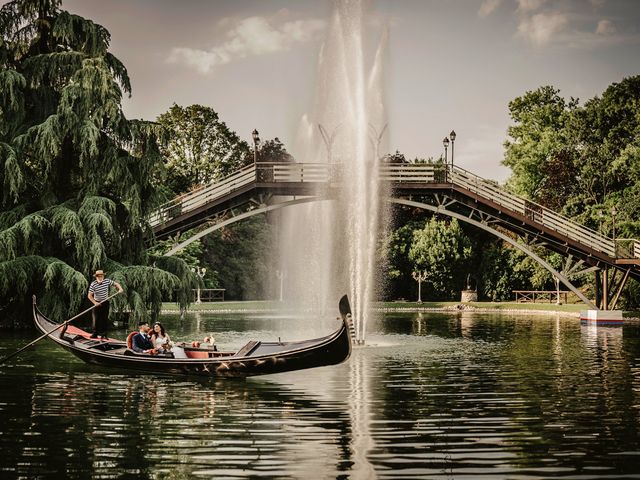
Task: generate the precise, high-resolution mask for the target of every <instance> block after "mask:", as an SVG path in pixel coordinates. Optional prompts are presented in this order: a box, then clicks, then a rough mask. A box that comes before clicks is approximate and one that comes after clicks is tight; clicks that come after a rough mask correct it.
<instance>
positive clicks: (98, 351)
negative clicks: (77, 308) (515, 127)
mask: <svg viewBox="0 0 640 480" xmlns="http://www.w3.org/2000/svg"><path fill="white" fill-rule="evenodd" d="M339 311H340V316H341V318H338V319H339V320H341V325H340V328H338V330H336V331H335V332H334V333H332V334H331V335H328V336H326V337H322V338H316V339H313V340H303V341H297V342H279V341H278V342H261V341H256V340H252V341H250V342H248V343H247V344H246V345H244V346H243V347H242V348H241V349H240V350H238V351H236V352H219V351H217V350H216V349H215V348H214V347H210V346H209V347H203V346H198V347H194V346H191V347H190V346H188V345H187V346H185V353H186V354H187V357H188V358H186V359H178V358H173V356H172V355H170V354H169V355H149V354H140V353H135V352H134V351H133V350H131V348H130V346H129V347H128V346H127V342H126V341H122V340H116V339H112V338H110V339H106V340H102V339H94V338H90V337H91V335H90V334H89V333H88V332H86V331H84V330H82V329H80V328H77V327H75V326H72V325H68V326H66V327H62V328H60V329H58V330H57V331H55V332H53V333H51V335H49V338H50V339H51V340H53V341H54V342H55V343H57V344H58V345H60V346H61V347H63V348H64V349H66V350H68V351H70V352H71V353H73V354H74V355H75V356H76V357H78V358H80V359H81V360H83V361H85V362H87V363H91V364H96V365H102V366H106V367H115V368H119V369H127V370H140V371H146V372H154V373H164V374H174V375H200V376H209V377H248V376H254V375H268V374H272V373H281V372H289V371H292V370H302V369H305V368H314V367H322V366H327V365H336V364H338V363H342V362H344V361H345V360H346V359H347V358H349V355H351V333H350V325H349V324H350V322H351V308H350V306H349V300H348V299H347V296H346V295H345V296H343V297H342V299H340V302H339ZM33 319H34V322H35V324H36V327H37V328H38V330H40V331H41V332H42V333H43V334H45V333H48V332H51V331H52V330H54V329H55V328H56V327H57V326H60V324H59V323H55V322H53V321H51V320H49V319H48V318H47V317H45V316H44V315H43V314H42V313H41V312H40V310H38V306H37V305H36V299H35V297H34V299H33Z"/></svg>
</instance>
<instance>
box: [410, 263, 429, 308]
mask: <svg viewBox="0 0 640 480" xmlns="http://www.w3.org/2000/svg"><path fill="white" fill-rule="evenodd" d="M411 276H412V277H413V279H414V280H415V281H416V282H418V303H422V282H424V281H425V280H426V279H427V272H425V271H424V270H423V271H421V272H420V271H414V272H413V273H412V274H411Z"/></svg>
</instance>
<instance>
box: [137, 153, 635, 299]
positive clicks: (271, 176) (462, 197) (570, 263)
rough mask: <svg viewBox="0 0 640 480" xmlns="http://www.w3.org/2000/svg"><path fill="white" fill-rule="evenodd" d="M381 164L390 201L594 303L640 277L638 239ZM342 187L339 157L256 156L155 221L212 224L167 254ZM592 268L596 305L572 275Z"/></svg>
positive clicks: (442, 175) (448, 179) (449, 172)
mask: <svg viewBox="0 0 640 480" xmlns="http://www.w3.org/2000/svg"><path fill="white" fill-rule="evenodd" d="M380 169H381V170H380V180H381V181H382V182H386V183H388V186H389V190H388V191H390V192H391V195H390V197H389V198H388V199H387V201H388V202H390V203H392V204H397V205H404V206H409V207H413V208H421V209H425V210H429V211H432V212H434V213H438V214H442V215H447V216H450V217H453V218H457V219H459V220H460V221H464V222H466V223H469V224H472V225H475V226H476V227H478V228H481V229H483V230H485V231H488V232H490V233H492V234H493V235H495V236H497V237H499V238H501V239H503V240H504V241H507V242H509V243H510V244H512V245H513V246H514V247H515V248H518V249H520V250H521V251H523V252H525V253H526V254H527V255H529V256H530V257H531V258H533V259H534V260H535V261H536V262H538V263H539V264H540V265H542V266H544V268H546V269H547V270H549V271H550V272H551V274H552V275H553V277H554V278H555V279H556V281H559V282H562V283H563V284H564V285H565V286H566V287H567V288H569V289H570V290H572V291H573V292H574V293H575V294H576V295H577V296H578V297H579V298H580V299H581V300H582V301H583V302H585V303H586V304H587V305H589V306H590V307H591V308H601V309H604V310H607V309H614V308H615V306H616V303H617V301H618V299H619V297H620V294H621V292H622V289H623V288H624V286H625V284H626V281H627V279H628V278H629V277H632V278H636V279H638V280H640V241H638V240H633V239H612V238H610V237H607V236H605V235H603V234H601V233H600V232H597V231H595V230H592V229H590V228H588V227H585V226H583V225H580V224H578V223H576V222H574V221H572V220H570V219H568V218H566V217H564V216H562V215H560V214H558V213H556V212H554V211H552V210H550V209H548V208H545V207H543V206H541V205H538V204H535V203H533V202H530V201H528V200H526V199H524V198H521V197H519V196H517V195H514V194H512V193H509V192H508V191H506V190H505V189H504V188H502V187H500V186H499V185H498V184H497V183H495V182H493V181H490V180H485V179H483V178H481V177H479V176H477V175H474V174H472V173H471V172H468V171H466V170H464V169H462V168H460V167H455V166H451V165H441V164H404V163H402V164H383V165H381V166H380ZM341 187H342V168H341V165H338V164H308V163H287V164H284V163H257V164H252V165H249V166H247V167H245V168H243V169H242V170H240V171H238V172H236V173H234V174H233V175H230V176H229V177H227V178H225V179H223V180H222V181H220V182H216V183H213V184H210V185H207V186H204V187H202V188H200V189H198V190H194V191H192V192H189V193H188V194H185V195H182V196H180V197H178V198H176V199H174V200H172V201H171V202H168V203H167V204H165V205H162V206H161V207H160V208H159V209H158V210H157V211H156V212H155V213H154V214H153V215H152V216H151V217H150V219H149V223H150V225H151V226H152V228H153V230H154V233H155V235H156V237H158V238H166V237H168V236H172V235H176V234H178V233H179V232H184V231H187V230H190V229H192V228H195V227H198V226H200V225H202V224H203V223H205V222H208V223H209V225H210V226H208V227H207V228H206V229H204V230H202V231H200V232H198V234H196V235H195V236H193V237H191V238H190V239H188V240H186V241H184V242H182V243H180V244H178V245H176V246H175V247H174V248H172V249H171V251H170V252H168V253H167V255H172V254H174V253H175V252H176V251H178V250H179V249H181V248H183V247H184V246H186V245H187V244H189V243H190V242H193V241H195V240H197V239H199V238H201V237H202V236H204V235H207V234H208V233H210V232H212V231H214V230H217V229H219V228H221V227H223V226H225V225H229V224H231V223H234V222H236V221H239V220H242V219H244V218H248V217H250V216H253V215H258V214H262V213H266V212H268V211H272V210H276V209H279V208H284V207H288V206H292V205H296V204H300V203H307V202H316V201H329V200H331V199H333V198H335V197H336V195H337V192H338V190H339V189H340V188H341ZM509 232H510V233H511V234H509ZM537 247H544V248H546V249H549V250H552V251H555V252H558V253H560V254H562V255H563V256H564V257H565V264H564V266H563V268H562V269H561V270H560V271H558V270H556V269H554V268H553V267H552V266H551V265H549V264H548V263H547V262H545V261H544V260H543V259H542V258H540V257H539V256H538V255H536V254H535V251H534V250H535V249H536V248H537ZM593 272H595V278H596V299H595V304H594V303H593V302H591V301H590V300H589V299H587V298H586V297H585V296H584V294H583V293H582V292H580V291H579V290H578V289H577V288H576V287H575V286H574V285H573V284H572V283H571V279H572V278H576V277H578V276H581V275H585V274H588V273H593Z"/></svg>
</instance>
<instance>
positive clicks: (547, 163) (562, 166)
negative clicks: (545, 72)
mask: <svg viewBox="0 0 640 480" xmlns="http://www.w3.org/2000/svg"><path fill="white" fill-rule="evenodd" d="M576 106H577V100H575V99H573V98H572V99H571V100H570V101H568V102H567V101H565V99H564V98H562V97H561V96H560V95H559V90H556V89H554V88H553V87H549V86H546V87H540V88H538V89H537V90H534V91H530V92H527V93H525V95H523V96H522V97H517V98H515V99H514V100H512V101H511V102H509V114H510V116H511V119H512V120H513V121H514V123H515V124H514V125H512V126H510V127H509V129H508V134H509V136H510V137H511V138H510V139H509V140H507V141H506V142H505V144H504V147H505V156H504V161H503V163H504V165H506V166H508V167H509V168H511V170H512V172H513V173H512V176H511V178H510V179H509V182H508V185H509V187H510V188H511V189H512V190H513V191H514V192H515V193H517V194H519V195H522V196H524V197H526V198H529V199H531V200H533V201H534V202H537V203H541V204H542V205H544V206H547V207H549V208H552V209H561V208H562V206H563V205H564V204H565V203H566V201H567V199H568V198H569V197H571V195H572V194H573V193H574V191H575V185H576V175H575V173H576V172H575V165H574V160H575V155H576V152H575V148H574V146H573V145H574V144H573V142H572V141H571V140H572V139H571V136H570V135H569V134H568V132H567V130H566V128H565V127H566V125H567V124H568V123H569V121H570V119H571V113H572V112H573V111H574V110H575V108H576Z"/></svg>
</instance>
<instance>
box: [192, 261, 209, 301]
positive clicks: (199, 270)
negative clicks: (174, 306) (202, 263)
mask: <svg viewBox="0 0 640 480" xmlns="http://www.w3.org/2000/svg"><path fill="white" fill-rule="evenodd" d="M191 271H192V272H193V273H195V274H196V275H198V277H200V282H198V297H197V298H196V303H202V300H200V283H202V279H203V278H204V274H205V273H207V269H206V268H204V267H195V268H192V269H191Z"/></svg>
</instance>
